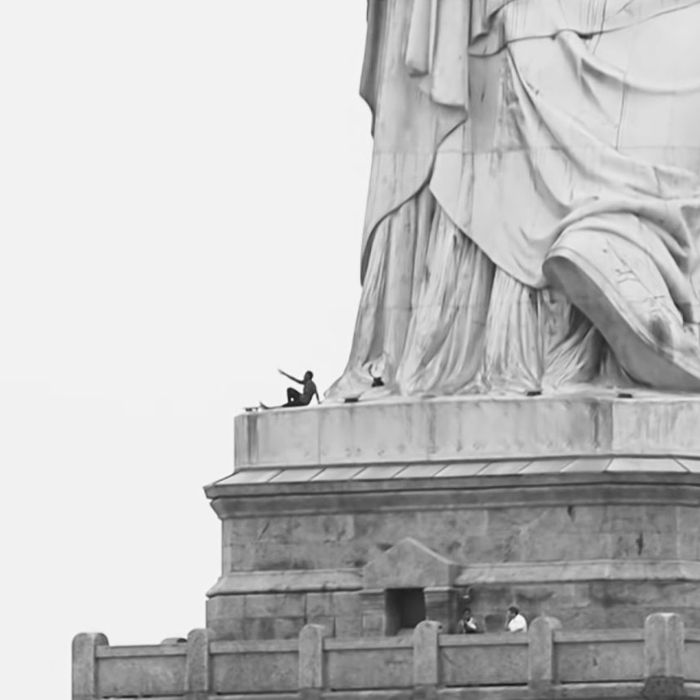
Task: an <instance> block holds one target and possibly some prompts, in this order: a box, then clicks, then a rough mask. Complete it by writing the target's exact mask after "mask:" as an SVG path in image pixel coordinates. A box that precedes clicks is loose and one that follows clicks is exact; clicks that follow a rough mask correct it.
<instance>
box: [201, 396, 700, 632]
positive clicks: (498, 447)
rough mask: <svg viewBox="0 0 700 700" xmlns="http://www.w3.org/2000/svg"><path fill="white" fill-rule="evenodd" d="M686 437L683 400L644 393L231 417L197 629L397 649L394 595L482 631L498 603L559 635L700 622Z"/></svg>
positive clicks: (699, 474)
mask: <svg viewBox="0 0 700 700" xmlns="http://www.w3.org/2000/svg"><path fill="white" fill-rule="evenodd" d="M698 425H700V402H699V401H697V400H695V399H688V398H685V397H659V396H653V395H649V396H646V397H636V398H634V399H633V400H629V399H617V398H606V397H595V396H589V397H572V398H570V399H567V398H547V397H538V398H534V399H532V398H530V399H447V400H445V399H443V400H434V401H404V402H392V403H387V404H368V405H349V406H348V405H345V406H336V407H321V408H314V409H291V410H287V411H275V412H268V413H260V414H246V415H244V416H240V417H238V418H237V419H236V426H235V430H236V469H235V472H234V474H233V475H232V476H231V477H227V478H225V479H222V480H221V481H219V482H217V483H215V484H213V485H211V486H210V487H208V488H207V490H206V491H207V495H208V496H209V498H210V499H211V501H212V506H213V507H214V509H215V511H216V512H217V514H218V515H219V517H220V518H221V520H222V523H223V529H222V532H223V537H222V547H223V552H222V562H223V566H222V576H221V578H220V579H219V581H218V582H217V583H216V585H215V586H214V587H213V588H212V589H211V590H210V592H209V600H208V603H207V627H208V629H209V630H210V633H211V634H212V635H213V636H214V637H215V638H218V639H266V638H291V637H295V636H297V635H298V633H299V631H300V629H301V628H302V627H303V626H304V625H305V624H308V623H313V624H322V625H323V626H324V627H325V628H326V631H327V633H328V634H330V635H334V636H338V637H346V636H377V635H385V634H395V633H400V632H401V629H402V627H404V626H412V625H413V624H415V623H414V622H413V621H412V619H411V616H412V615H413V616H415V614H417V613H416V610H415V609H413V610H411V609H410V608H411V605H408V609H403V610H402V605H403V607H404V608H406V604H405V601H406V600H409V599H410V596H411V595H413V594H410V595H408V597H406V595H404V594H406V592H407V591H408V592H410V591H413V592H416V591H417V592H419V595H420V600H421V603H420V605H422V606H423V608H421V611H420V614H424V616H425V617H427V618H428V619H434V620H437V621H439V622H441V623H442V624H443V627H444V628H445V630H446V631H449V630H451V629H452V628H453V626H454V623H455V621H456V619H457V617H458V614H459V612H460V610H461V607H463V606H464V605H465V604H466V603H468V604H469V605H470V607H471V608H472V610H473V612H474V613H475V615H476V617H477V619H480V620H481V622H482V624H483V626H484V628H485V629H487V630H496V629H500V628H501V627H502V625H503V613H504V610H505V608H506V607H507V606H508V605H511V604H517V605H519V607H520V608H521V609H522V610H523V612H524V613H525V614H526V615H527V616H528V617H530V618H533V617H535V616H541V615H546V616H553V617H557V618H558V619H560V620H561V622H562V624H563V625H564V626H565V627H566V628H569V629H585V628H621V627H622V628H630V627H640V626H641V625H642V624H643V621H644V619H645V617H646V616H647V615H648V614H651V613H653V612H657V611H665V612H677V613H679V614H681V615H682V616H683V618H684V619H685V621H686V624H687V625H690V626H700V586H699V585H698V584H699V583H700V538H699V537H698V532H700V439H698V437H696V430H697V428H696V426H698ZM402 596H404V597H403V598H402ZM402 600H403V601H404V603H402V602H401V601H402ZM397 601H398V602H397ZM397 606H398V607H397ZM419 607H420V606H419Z"/></svg>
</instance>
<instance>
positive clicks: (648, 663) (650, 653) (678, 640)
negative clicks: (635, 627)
mask: <svg viewBox="0 0 700 700" xmlns="http://www.w3.org/2000/svg"><path fill="white" fill-rule="evenodd" d="M684 638H685V630H684V626H683V620H682V619H681V618H680V616H678V615H674V614H669V613H655V614H653V615H649V617H647V619H646V621H645V623H644V676H645V678H653V677H658V676H663V677H668V678H683V677H684V676H685V670H684V666H683V655H684V651H683V645H684Z"/></svg>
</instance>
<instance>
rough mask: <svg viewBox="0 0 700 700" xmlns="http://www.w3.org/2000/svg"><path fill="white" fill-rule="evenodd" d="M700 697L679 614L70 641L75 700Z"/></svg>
mask: <svg viewBox="0 0 700 700" xmlns="http://www.w3.org/2000/svg"><path fill="white" fill-rule="evenodd" d="M367 691H372V698H380V697H386V698H391V699H392V700H397V698H437V697H445V698H447V697H453V696H454V697H456V696H455V695H454V693H455V692H458V693H459V694H460V695H459V697H460V698H461V697H463V696H464V697H466V695H464V694H465V693H466V694H467V695H469V696H470V697H471V694H474V697H476V695H479V698H481V697H482V695H483V693H487V694H488V695H489V697H491V696H493V697H494V698H498V699H499V700H500V699H501V698H503V699H504V700H517V699H519V698H529V699H530V700H534V699H535V698H541V697H545V696H546V697H547V698H553V699H559V698H561V699H562V700H564V699H566V700H576V699H577V698H580V699H581V700H584V699H585V700H591V699H593V698H610V697H615V698H639V697H640V696H643V697H645V698H646V699H647V700H655V699H656V698H659V699H662V698H663V700H675V698H681V697H700V630H688V631H687V632H685V631H684V628H683V622H682V620H681V619H680V617H679V616H678V615H675V614H666V613H656V614H653V615H650V616H649V617H648V618H647V620H646V624H645V628H644V630H635V629H630V630H626V629H616V630H589V631H571V630H565V629H561V627H560V625H559V623H558V621H557V620H554V619H553V618H546V617H541V618H537V619H536V620H534V621H533V623H532V624H531V626H530V630H529V632H528V633H527V634H507V633H502V634H480V635H468V636H465V635H445V634H440V629H439V625H438V623H435V622H432V621H425V622H422V623H420V624H419V625H418V626H417V627H416V629H415V630H414V632H413V635H412V636H398V637H381V638H380V637H375V638H364V639H340V638H330V637H326V636H325V633H324V628H323V627H322V626H318V625H307V626H306V627H304V629H303V630H302V631H301V634H300V635H299V638H298V639H295V640H270V641H210V640H209V637H208V632H207V631H206V630H194V631H193V632H191V633H190V635H189V637H188V639H187V642H186V643H172V644H160V645H153V646H129V647H111V646H109V643H108V641H107V638H106V637H105V636H104V635H101V634H80V635H78V636H77V637H76V638H75V639H74V641H73V700H100V699H106V698H110V699H113V698H133V697H139V698H142V697H150V698H158V699H159V700H175V698H182V699H183V700H210V699H213V698H217V699H218V700H232V699H233V698H234V697H235V698H237V700H242V699H243V698H247V697H251V698H252V697H256V698H258V700H262V699H263V698H267V697H269V698H275V699H276V700H286V698H290V699H291V698H300V699H301V700H315V699H316V698H321V697H324V698H338V700H340V699H341V698H342V700H355V699H357V700H360V698H362V697H365V698H366V697H367Z"/></svg>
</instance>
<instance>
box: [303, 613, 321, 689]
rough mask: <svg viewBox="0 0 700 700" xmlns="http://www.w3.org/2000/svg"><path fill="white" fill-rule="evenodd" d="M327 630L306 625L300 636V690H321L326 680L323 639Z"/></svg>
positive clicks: (317, 626)
mask: <svg viewBox="0 0 700 700" xmlns="http://www.w3.org/2000/svg"><path fill="white" fill-rule="evenodd" d="M325 636H326V630H325V628H324V627H321V626H319V625H306V626H305V627H304V628H303V629H302V630H301V632H300V634H299V689H300V690H305V689H321V688H323V684H324V680H325V672H324V668H323V665H324V656H323V638H324V637H325Z"/></svg>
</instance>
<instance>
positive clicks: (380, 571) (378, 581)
mask: <svg viewBox="0 0 700 700" xmlns="http://www.w3.org/2000/svg"><path fill="white" fill-rule="evenodd" d="M457 572H458V566H457V565H456V564H455V562H453V561H451V560H449V559H447V558H446V557H443V556H441V555H439V554H437V553H436V552H433V551H431V550H430V549H428V548H427V547H426V546H424V545H423V544H421V543H420V542H418V541H417V540H414V539H412V538H410V537H407V538H405V539H402V540H401V541H400V542H398V543H397V544H395V545H394V546H393V547H391V549H389V550H387V551H386V552H384V553H382V554H381V555H379V556H377V557H376V558H375V559H373V560H372V561H370V562H369V563H368V564H367V565H366V566H365V568H364V576H363V578H364V586H365V588H384V589H386V588H427V587H435V586H445V587H448V586H451V585H452V582H453V581H454V578H455V576H456V575H457Z"/></svg>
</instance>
